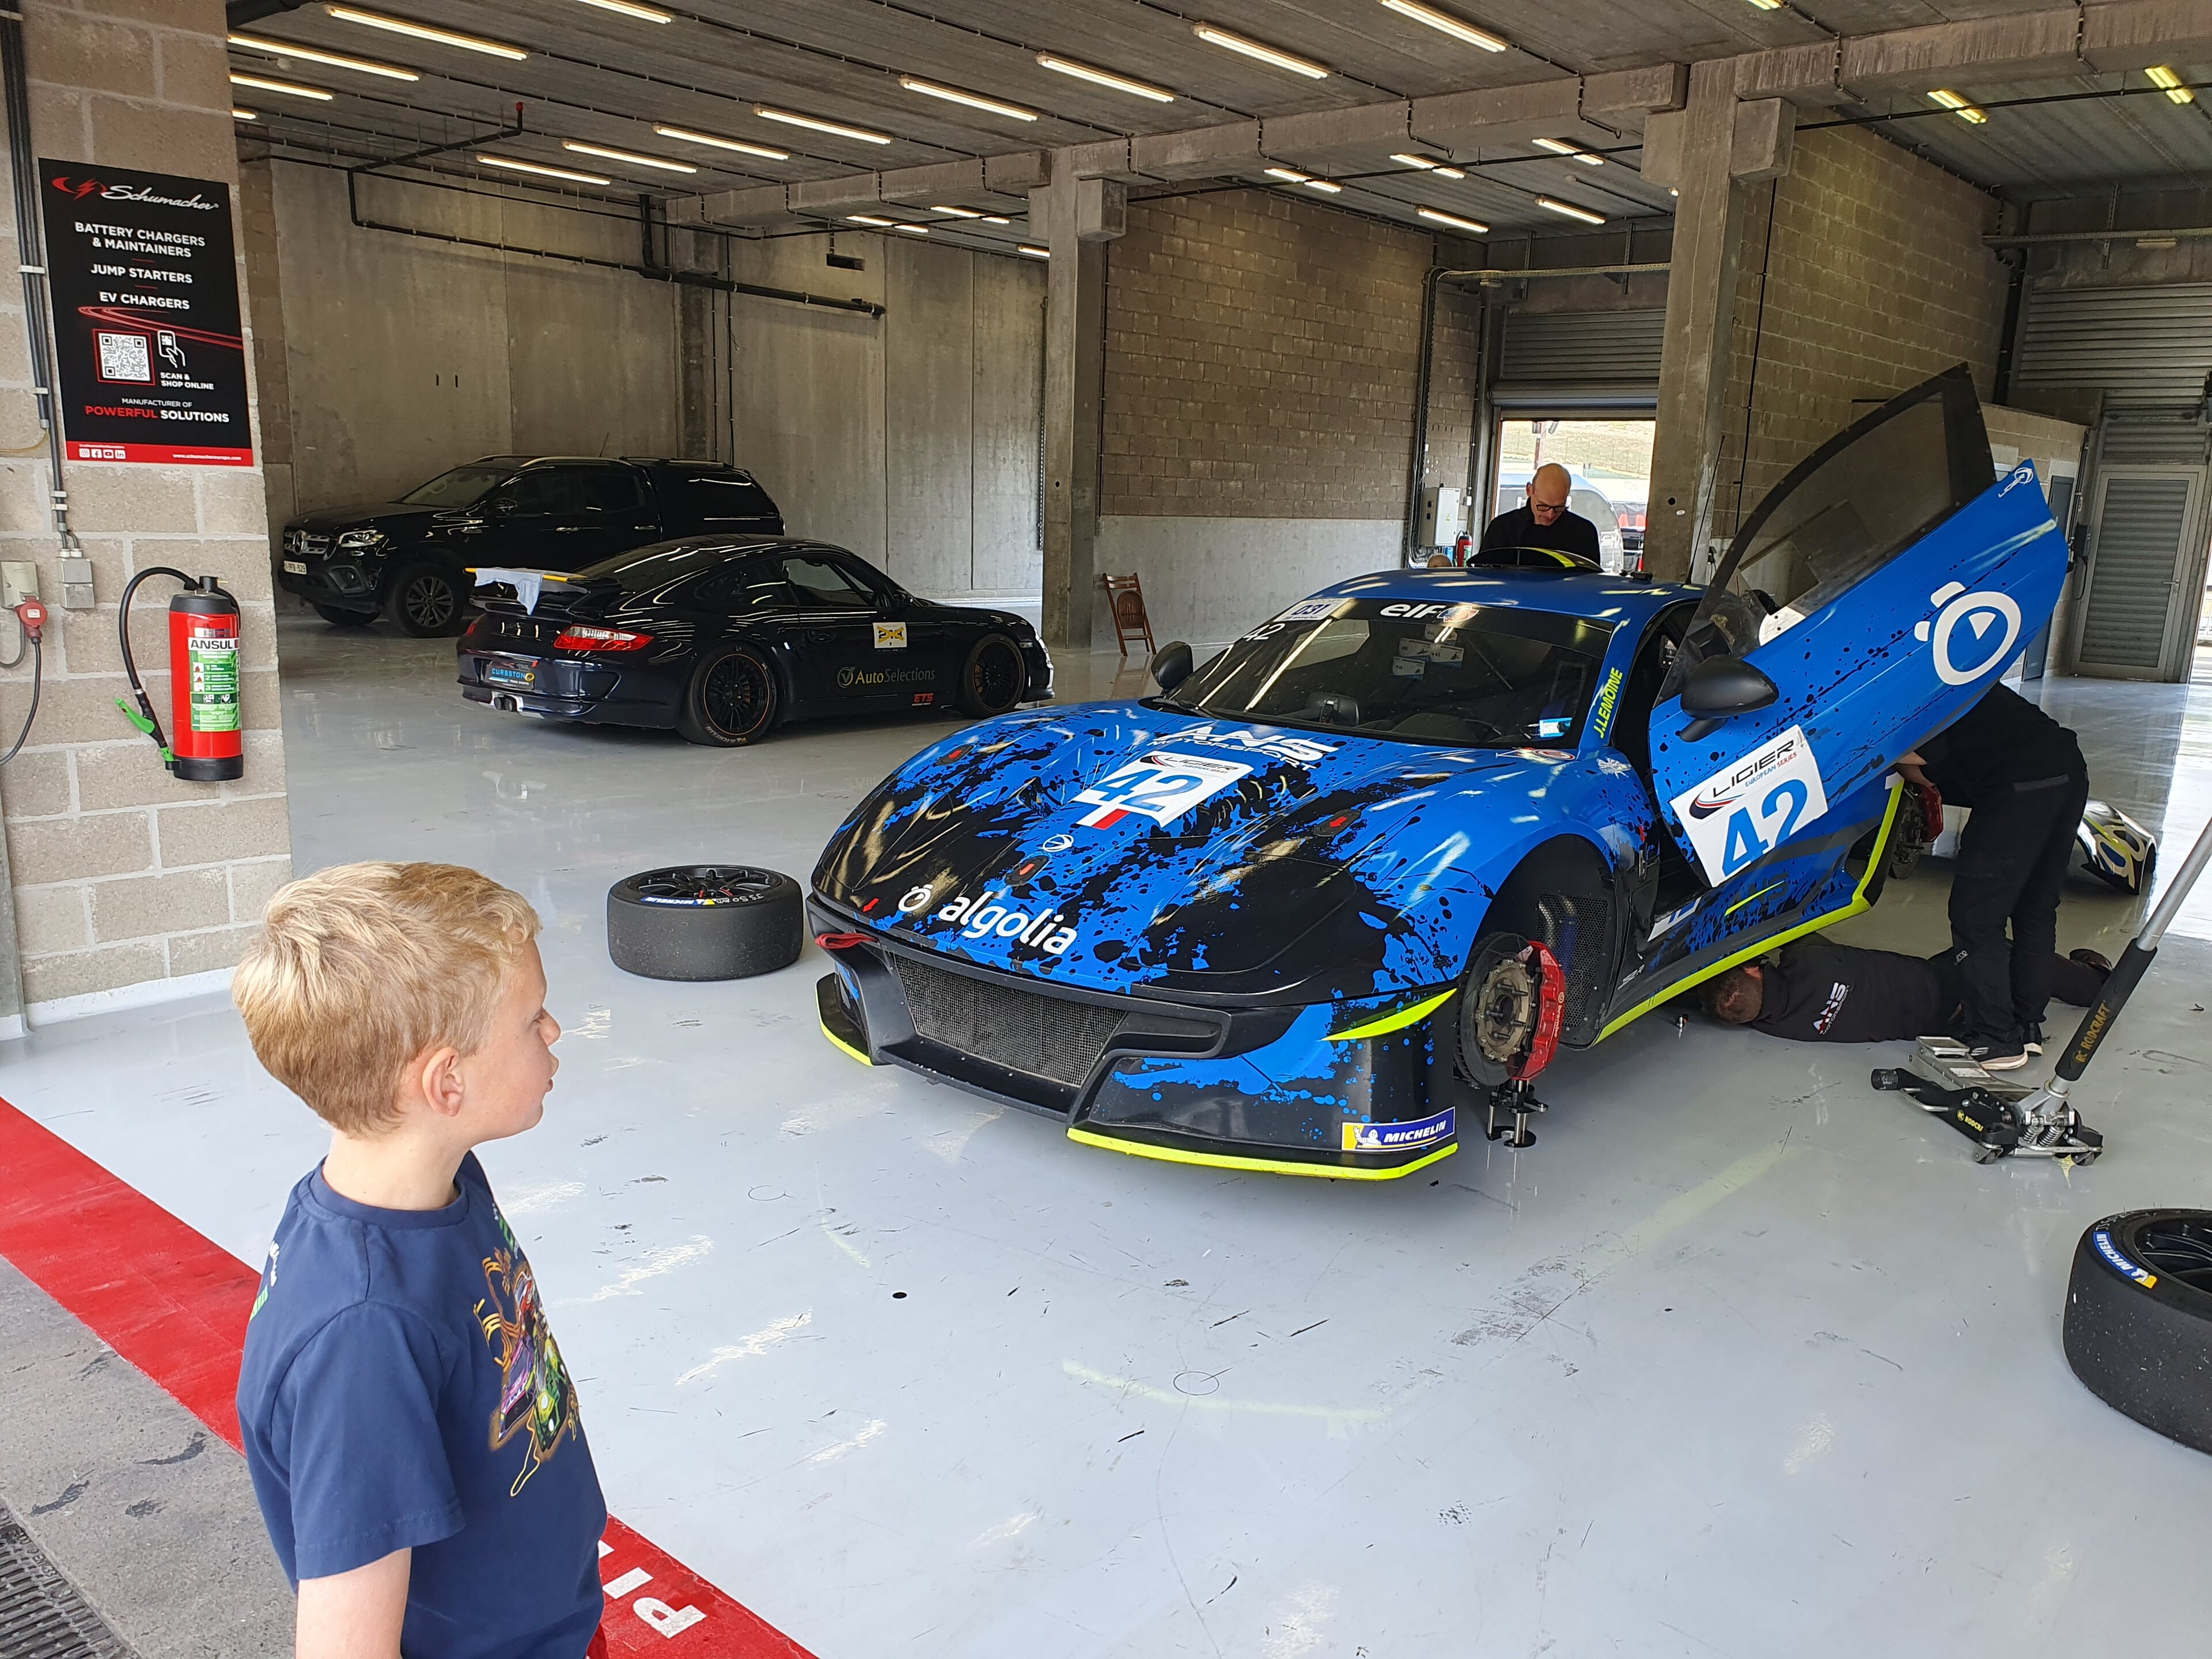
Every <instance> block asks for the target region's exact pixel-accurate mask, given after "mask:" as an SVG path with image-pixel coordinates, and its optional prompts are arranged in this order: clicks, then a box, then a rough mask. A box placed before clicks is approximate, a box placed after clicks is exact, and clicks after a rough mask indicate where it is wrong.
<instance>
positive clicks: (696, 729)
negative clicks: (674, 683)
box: [676, 645, 780, 749]
mask: <svg viewBox="0 0 2212 1659" xmlns="http://www.w3.org/2000/svg"><path fill="white" fill-rule="evenodd" d="M779 701H780V699H779V697H778V696H777V692H776V684H775V669H774V668H772V667H770V666H769V661H768V659H767V658H765V657H763V656H762V655H761V654H760V653H759V652H757V651H755V650H754V649H752V647H750V646H743V645H730V646H724V647H722V648H721V649H720V650H718V651H714V652H711V653H708V657H707V658H706V659H705V660H704V661H703V662H702V663H701V664H700V665H699V666H698V667H697V668H696V669H694V670H693V671H692V674H691V684H690V685H689V686H687V687H686V688H685V689H684V708H683V710H682V712H681V713H680V714H678V715H677V718H676V729H677V730H678V732H682V733H683V734H684V737H685V738H689V739H690V741H691V742H693V743H702V744H709V745H712V746H713V747H715V748H719V749H734V748H736V747H738V745H739V744H747V743H757V742H758V741H759V740H760V739H761V738H764V737H766V736H767V735H768V734H769V731H770V730H771V729H772V728H773V727H774V726H775V718H776V713H777V704H778V702H779Z"/></svg>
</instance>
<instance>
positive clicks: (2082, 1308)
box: [2065, 1210, 2212, 1452]
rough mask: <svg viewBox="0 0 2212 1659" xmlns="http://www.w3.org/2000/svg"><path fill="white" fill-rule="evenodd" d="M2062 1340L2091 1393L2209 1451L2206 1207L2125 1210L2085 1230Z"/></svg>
mask: <svg viewBox="0 0 2212 1659" xmlns="http://www.w3.org/2000/svg"><path fill="white" fill-rule="evenodd" d="M2065 1344H2066V1361H2067V1364H2070V1365H2071V1366H2073V1368H2074V1374H2075V1376H2078V1377H2080V1378H2081V1381H2082V1383H2084V1384H2085V1385H2086V1386H2087V1388H2088V1389H2089V1392H2090V1393H2092V1394H2093V1395H2096V1396H2097V1398H2099V1399H2100V1400H2101V1401H2104V1402H2105V1403H2106V1405H2108V1406H2110V1407H2112V1408H2113V1409H2114V1410H2115V1411H2118V1412H2123V1413H2126V1414H2127V1415H2128V1416H2130V1417H2132V1418H2133V1419H2135V1420H2136V1422H2138V1423H2140V1424H2142V1425H2143V1426H2144V1427H2145V1428H2149V1429H2155V1430H2157V1431H2159V1432H2160V1434H2162V1435H2165V1436H2166V1437H2167V1438H2169V1439H2172V1440H2179V1442H2180V1443H2182V1444H2183V1445H2185V1446H2193V1447H2195V1448H2196V1449H2197V1450H2198V1451H2201V1452H2212V1210H2130V1211H2128V1212H2124V1214H2120V1215H2115V1216H2107V1217H2106V1218H2105V1219H2104V1220H2102V1221H2100V1222H2098V1223H2097V1224H2096V1225H2093V1226H2092V1227H2091V1228H2090V1229H2089V1230H2088V1231H2087V1232H2085V1233H2083V1234H2082V1235H2081V1243H2079V1244H2078V1245H2076V1246H2075V1250H2074V1273H2073V1278H2072V1280H2071V1282H2069V1284H2068V1285H2067V1287H2066V1322H2065Z"/></svg>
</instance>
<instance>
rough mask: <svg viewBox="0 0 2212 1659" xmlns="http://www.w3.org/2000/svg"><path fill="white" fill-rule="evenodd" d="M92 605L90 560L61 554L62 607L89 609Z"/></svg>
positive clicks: (66, 608)
mask: <svg viewBox="0 0 2212 1659" xmlns="http://www.w3.org/2000/svg"><path fill="white" fill-rule="evenodd" d="M92 606H93V595H92V561H91V560H90V559H83V558H71V557H70V556H69V555H68V554H66V553H64V555H63V556H62V609H63V610H64V611H89V610H91V609H92Z"/></svg>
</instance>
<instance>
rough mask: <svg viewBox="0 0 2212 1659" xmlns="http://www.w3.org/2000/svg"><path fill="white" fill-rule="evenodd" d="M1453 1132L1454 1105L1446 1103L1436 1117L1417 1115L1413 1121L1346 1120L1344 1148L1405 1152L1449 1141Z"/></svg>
mask: <svg viewBox="0 0 2212 1659" xmlns="http://www.w3.org/2000/svg"><path fill="white" fill-rule="evenodd" d="M1451 1133H1452V1114H1451V1108H1450V1107H1449V1106H1447V1107H1445V1108H1444V1109H1443V1111H1441V1112H1438V1113H1437V1115H1435V1116H1434V1117H1422V1118H1415V1119H1414V1120H1413V1121H1412V1122H1411V1123H1347V1124H1346V1125H1345V1126H1344V1150H1345V1151H1346V1152H1405V1151H1407V1150H1408V1149H1409V1148H1411V1147H1415V1146H1430V1145H1431V1144H1433V1143H1434V1142H1437V1141H1439V1140H1449V1139H1451Z"/></svg>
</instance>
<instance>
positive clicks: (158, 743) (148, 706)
mask: <svg viewBox="0 0 2212 1659" xmlns="http://www.w3.org/2000/svg"><path fill="white" fill-rule="evenodd" d="M149 576H173V577H174V578H175V579H176V580H178V581H179V582H180V583H182V584H183V585H184V586H186V587H196V586H198V584H197V582H195V581H194V580H192V578H191V577H190V576H187V575H186V574H185V573H184V572H183V571H181V570H176V569H172V568H170V567H169V566H167V565H166V564H155V565H149V566H148V567H147V568H145V569H143V570H141V571H139V572H138V573H137V574H136V575H134V576H132V577H131V580H129V581H128V582H125V584H124V586H123V603H122V604H121V605H118V606H116V608H115V637H116V641H117V642H118V644H120V645H121V646H122V647H123V677H124V678H125V679H127V680H129V681H130V682H131V696H134V697H136V698H137V699H138V712H137V714H132V713H131V705H130V704H128V703H126V702H124V701H123V699H122V698H120V697H118V698H117V699H116V700H115V706H116V707H117V708H120V709H121V710H122V711H123V715H124V718H125V720H129V721H130V722H131V725H133V726H137V728H138V729H139V730H140V731H141V732H144V733H145V734H146V735H147V736H148V737H149V738H153V739H154V746H155V748H156V749H158V750H161V764H162V765H164V766H173V765H174V764H175V762H174V758H173V757H172V756H171V754H170V753H169V740H168V738H166V737H164V736H163V735H162V732H161V719H160V717H159V716H158V715H156V714H155V713H154V704H153V701H152V699H150V698H149V697H148V696H147V695H146V688H145V687H144V686H143V685H141V684H139V683H138V665H137V662H136V661H134V660H133V659H132V658H131V596H132V595H133V594H135V593H136V592H137V591H138V584H139V583H140V582H143V581H144V580H146V578H147V577H149Z"/></svg>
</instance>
